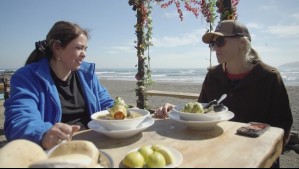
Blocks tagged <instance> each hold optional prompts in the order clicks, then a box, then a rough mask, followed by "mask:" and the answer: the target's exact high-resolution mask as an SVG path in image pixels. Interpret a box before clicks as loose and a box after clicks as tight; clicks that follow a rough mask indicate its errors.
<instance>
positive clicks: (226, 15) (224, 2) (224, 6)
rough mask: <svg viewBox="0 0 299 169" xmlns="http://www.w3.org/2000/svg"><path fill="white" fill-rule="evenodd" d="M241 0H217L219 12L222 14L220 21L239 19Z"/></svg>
mask: <svg viewBox="0 0 299 169" xmlns="http://www.w3.org/2000/svg"><path fill="white" fill-rule="evenodd" d="M238 3H239V0H217V3H216V6H217V8H218V10H217V12H218V13H219V14H220V21H223V20H232V19H233V20H237V18H238V15H237V5H238Z"/></svg>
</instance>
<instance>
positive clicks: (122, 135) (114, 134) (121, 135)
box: [87, 117, 155, 139]
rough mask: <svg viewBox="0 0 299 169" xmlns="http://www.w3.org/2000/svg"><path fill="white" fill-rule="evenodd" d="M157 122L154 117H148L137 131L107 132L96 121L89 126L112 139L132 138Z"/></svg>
mask: <svg viewBox="0 0 299 169" xmlns="http://www.w3.org/2000/svg"><path fill="white" fill-rule="evenodd" d="M154 122H155V120H154V119H153V118H152V117H147V118H146V119H145V120H144V121H143V122H142V123H141V124H140V125H139V126H137V128H136V129H130V130H112V131H110V130H106V129H105V128H104V127H103V126H101V125H99V124H98V123H95V122H94V121H90V122H89V123H88V124H87V125H88V127H89V128H90V129H92V130H94V131H96V132H99V133H102V134H104V135H106V136H108V137H110V138H117V139H120V138H129V137H132V136H134V135H136V134H138V133H139V132H141V131H143V130H145V129H147V128H148V127H150V126H152V125H153V124H154Z"/></svg>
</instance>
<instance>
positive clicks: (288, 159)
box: [0, 80, 299, 168]
mask: <svg viewBox="0 0 299 169" xmlns="http://www.w3.org/2000/svg"><path fill="white" fill-rule="evenodd" d="M101 83H102V84H103V85H104V86H105V87H106V88H107V89H108V91H109V92H110V94H111V96H112V97H113V98H115V97H117V96H120V97H122V98H123V99H124V100H125V101H126V102H127V103H128V104H130V105H136V100H137V97H136V94H135V88H136V82H134V81H113V80H101ZM120 86H121V87H120ZM148 89H153V90H163V91H178V92H192V93H199V92H200V90H201V86H200V84H190V83H154V84H153V85H152V86H151V87H149V88H148ZM287 90H288V94H289V99H290V104H291V108H292V113H293V118H294V123H293V126H292V130H295V131H299V86H288V87H287ZM190 101H192V100H188V99H177V98H170V97H158V96H152V97H148V100H147V104H148V106H149V108H151V109H156V108H158V107H160V106H162V105H163V104H164V103H167V102H169V103H173V104H180V103H187V102H190ZM0 105H1V106H0V147H2V146H3V145H5V143H6V139H5V136H4V131H3V122H4V116H3V114H4V113H3V112H4V108H3V106H2V105H3V100H1V101H0ZM280 163H281V164H280V165H281V167H282V168H298V167H299V155H298V154H296V153H295V152H294V151H293V150H290V151H285V152H284V153H283V154H282V155H281V157H280Z"/></svg>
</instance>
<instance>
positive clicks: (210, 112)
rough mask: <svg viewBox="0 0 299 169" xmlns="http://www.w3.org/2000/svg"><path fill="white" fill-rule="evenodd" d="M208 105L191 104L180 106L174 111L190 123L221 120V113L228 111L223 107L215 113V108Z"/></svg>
mask: <svg viewBox="0 0 299 169" xmlns="http://www.w3.org/2000/svg"><path fill="white" fill-rule="evenodd" d="M206 105H207V103H198V102H190V103H187V104H184V105H178V106H175V107H174V108H173V111H174V112H176V113H178V114H179V115H180V118H181V119H182V120H188V121H214V120H219V119H221V113H222V112H226V111H228V109H227V107H225V106H223V105H222V106H223V107H222V108H221V111H219V110H220V109H218V110H217V111H215V109H214V106H215V105H210V106H208V107H207V106H206Z"/></svg>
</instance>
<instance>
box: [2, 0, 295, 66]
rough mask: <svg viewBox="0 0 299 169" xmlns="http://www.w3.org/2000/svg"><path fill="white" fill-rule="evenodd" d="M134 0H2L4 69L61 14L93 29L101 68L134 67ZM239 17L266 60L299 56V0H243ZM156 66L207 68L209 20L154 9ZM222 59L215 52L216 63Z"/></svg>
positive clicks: (91, 50)
mask: <svg viewBox="0 0 299 169" xmlns="http://www.w3.org/2000/svg"><path fill="white" fill-rule="evenodd" d="M131 8H132V7H131V6H129V5H128V0H0V21H1V26H0V51H1V53H0V54H1V56H0V69H7V68H18V67H20V66H22V65H23V64H24V62H25V61H26V59H27V57H28V56H29V54H30V53H31V52H32V50H33V49H34V47H35V46H34V43H35V42H36V41H39V40H43V39H45V37H46V35H47V33H48V31H49V30H50V28H51V27H52V25H53V24H54V23H55V22H56V21H59V20H67V21H71V22H75V23H78V24H79V25H81V26H82V27H84V28H88V29H89V30H90V35H91V39H90V40H89V44H88V45H89V47H88V53H87V58H86V59H85V60H86V61H88V62H95V63H96V67H97V68H134V66H135V65H136V63H137V57H136V50H135V48H134V45H135V44H134V40H136V36H135V32H134V25H135V23H136V17H135V11H133V10H131ZM238 15H239V21H241V22H243V23H244V24H246V25H247V26H248V28H249V29H250V32H251V35H252V41H253V43H252V45H253V47H254V48H255V49H256V50H257V51H258V52H259V53H260V55H261V57H262V59H263V60H264V62H266V63H268V64H270V65H272V66H279V65H282V64H284V63H289V62H295V61H299V56H298V54H299V1H298V0H267V1H262V0H240V2H239V5H238ZM152 18H153V28H154V30H153V33H154V34H153V37H154V38H153V41H154V46H153V47H152V48H151V50H150V55H151V58H152V60H151V66H152V68H185V67H190V68H206V67H208V66H209V49H208V46H207V45H205V44H204V43H203V42H202V41H201V37H202V35H203V34H204V32H205V31H206V28H207V27H208V25H207V24H206V22H205V20H204V19H203V18H202V16H200V17H199V18H198V19H196V18H195V17H194V15H193V14H191V13H189V12H185V11H184V20H183V21H182V22H181V21H180V19H179V17H178V14H177V12H176V9H175V7H174V6H171V7H170V8H167V9H161V8H160V7H159V6H157V5H156V6H154V10H153V15H152ZM215 64H217V62H216V60H215V56H214V55H213V65H215Z"/></svg>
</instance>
